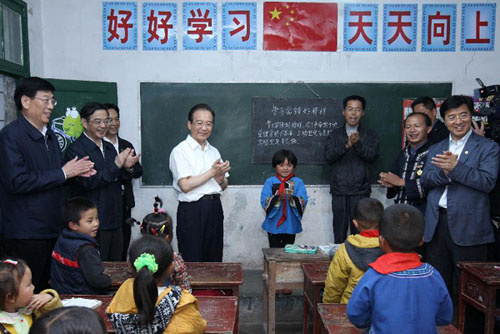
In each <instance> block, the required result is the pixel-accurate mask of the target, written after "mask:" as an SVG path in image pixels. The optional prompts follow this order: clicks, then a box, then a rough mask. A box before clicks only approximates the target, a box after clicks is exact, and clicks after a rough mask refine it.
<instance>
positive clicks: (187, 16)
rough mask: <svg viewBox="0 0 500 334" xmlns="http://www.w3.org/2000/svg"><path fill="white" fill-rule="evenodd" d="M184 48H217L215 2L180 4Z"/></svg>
mask: <svg viewBox="0 0 500 334" xmlns="http://www.w3.org/2000/svg"><path fill="white" fill-rule="evenodd" d="M182 26H183V29H184V31H183V36H182V46H183V48H184V50H217V3H215V2H184V3H183V4H182Z"/></svg>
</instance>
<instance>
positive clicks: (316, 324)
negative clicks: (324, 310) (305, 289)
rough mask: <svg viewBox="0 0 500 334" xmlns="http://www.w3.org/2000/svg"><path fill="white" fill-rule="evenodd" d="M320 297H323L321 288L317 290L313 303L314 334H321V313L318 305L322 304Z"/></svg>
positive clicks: (315, 290)
mask: <svg viewBox="0 0 500 334" xmlns="http://www.w3.org/2000/svg"><path fill="white" fill-rule="evenodd" d="M320 297H321V288H315V289H314V296H313V301H312V302H313V333H314V334H319V332H320V327H319V312H318V303H320V302H321V300H320Z"/></svg>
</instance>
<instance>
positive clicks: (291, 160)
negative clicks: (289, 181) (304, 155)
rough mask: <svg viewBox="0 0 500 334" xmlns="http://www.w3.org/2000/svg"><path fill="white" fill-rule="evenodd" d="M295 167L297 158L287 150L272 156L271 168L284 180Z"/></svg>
mask: <svg viewBox="0 0 500 334" xmlns="http://www.w3.org/2000/svg"><path fill="white" fill-rule="evenodd" d="M295 167H297V157H296V156H295V154H293V152H292V151H289V150H279V151H278V152H276V153H274V155H273V168H276V172H278V174H279V175H280V176H281V177H282V178H286V177H288V176H289V175H290V174H292V173H293V170H294V169H295Z"/></svg>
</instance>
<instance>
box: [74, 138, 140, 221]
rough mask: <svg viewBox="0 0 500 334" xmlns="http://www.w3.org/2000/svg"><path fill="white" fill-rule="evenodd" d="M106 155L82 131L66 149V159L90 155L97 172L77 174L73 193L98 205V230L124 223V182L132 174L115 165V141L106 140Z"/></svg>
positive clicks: (104, 142)
mask: <svg viewBox="0 0 500 334" xmlns="http://www.w3.org/2000/svg"><path fill="white" fill-rule="evenodd" d="M103 145H104V156H105V158H104V157H103V155H102V152H101V149H100V148H99V147H98V146H97V145H96V144H95V143H94V142H93V141H92V140H90V139H89V138H87V136H85V134H83V133H82V135H81V136H80V137H78V139H77V140H76V141H75V142H73V143H72V144H71V145H70V146H69V147H68V150H67V151H66V156H65V158H66V161H68V160H71V159H73V158H74V157H75V156H78V157H79V158H83V157H85V156H89V158H90V160H92V162H93V163H94V168H95V170H96V171H97V173H96V174H95V175H93V176H91V177H76V178H75V179H74V180H72V181H71V183H70V184H71V194H72V196H84V197H87V198H89V199H91V200H92V201H93V202H94V204H95V205H96V206H97V211H98V214H99V229H100V230H113V229H117V228H119V227H120V226H121V225H122V189H121V182H122V181H123V180H130V179H131V174H130V173H128V172H126V171H125V169H123V168H118V166H116V164H115V157H116V151H115V148H114V147H113V144H111V143H108V142H107V141H104V140H103Z"/></svg>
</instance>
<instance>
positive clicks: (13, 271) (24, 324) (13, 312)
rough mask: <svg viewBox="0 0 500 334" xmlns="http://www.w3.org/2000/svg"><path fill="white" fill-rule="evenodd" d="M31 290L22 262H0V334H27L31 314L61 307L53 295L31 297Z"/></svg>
mask: <svg viewBox="0 0 500 334" xmlns="http://www.w3.org/2000/svg"><path fill="white" fill-rule="evenodd" d="M34 289H35V287H34V286H33V284H32V283H31V270H30V268H29V267H28V265H27V264H26V263H25V262H24V261H23V260H20V259H3V260H0V333H10V334H28V332H29V330H30V327H31V324H32V323H33V317H32V315H31V314H32V312H34V313H35V316H36V317H39V316H40V315H41V314H43V313H45V312H49V311H51V310H53V309H55V308H58V307H61V306H62V303H61V300H60V299H59V295H58V294H57V292H56V291H54V290H50V289H48V290H43V291H42V292H40V293H39V294H36V295H34V294H33V290H34Z"/></svg>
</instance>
